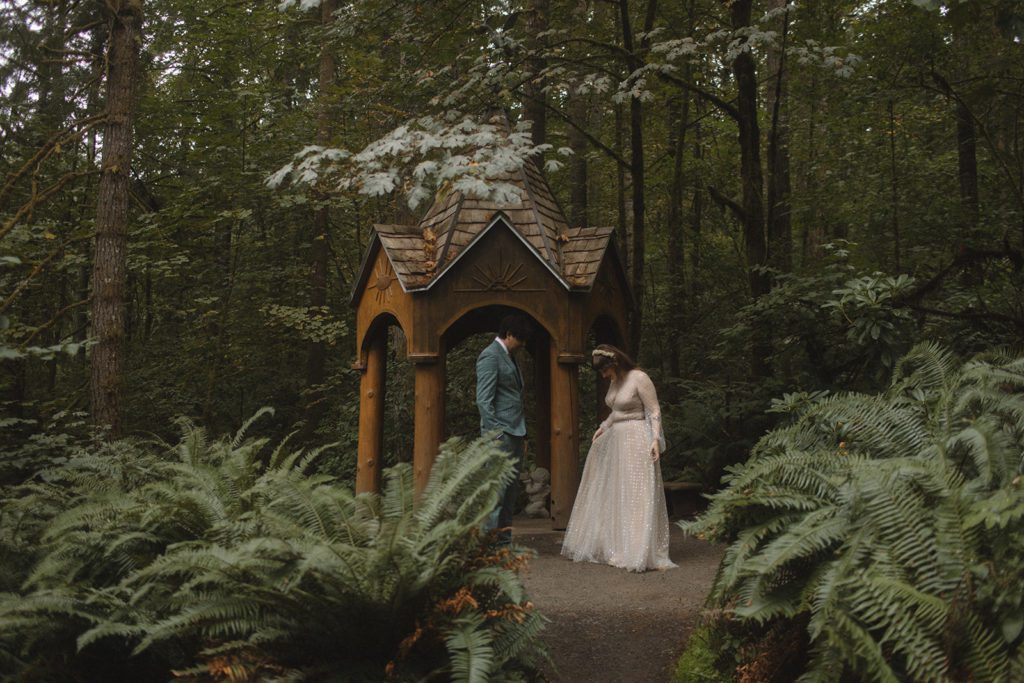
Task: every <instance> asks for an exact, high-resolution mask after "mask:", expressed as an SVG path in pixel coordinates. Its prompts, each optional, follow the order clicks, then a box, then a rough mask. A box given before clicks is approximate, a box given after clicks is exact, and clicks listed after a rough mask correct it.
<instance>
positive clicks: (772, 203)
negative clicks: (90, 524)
mask: <svg viewBox="0 0 1024 683" xmlns="http://www.w3.org/2000/svg"><path fill="white" fill-rule="evenodd" d="M768 8H769V9H770V10H775V11H779V10H783V12H782V15H781V16H780V17H778V19H776V21H775V23H776V27H775V28H776V31H777V33H778V34H779V36H780V38H779V44H778V45H777V46H776V47H773V48H771V49H770V50H769V52H768V59H767V69H768V76H769V78H768V86H767V93H766V94H767V97H766V98H765V99H766V104H767V109H768V115H769V117H770V118H769V121H770V122H771V123H770V126H771V127H770V128H769V131H768V150H767V154H768V160H767V161H768V168H767V170H768V197H767V199H768V254H769V257H770V260H771V263H772V265H773V266H774V267H775V268H777V269H779V270H781V271H783V272H788V271H790V270H791V269H792V267H793V225H792V221H791V218H790V199H789V194H790V178H789V113H788V111H787V106H786V99H787V93H788V89H787V85H788V79H789V74H788V73H787V71H786V48H787V44H788V42H789V41H788V38H789V24H790V6H789V0H770V2H769V3H768Z"/></svg>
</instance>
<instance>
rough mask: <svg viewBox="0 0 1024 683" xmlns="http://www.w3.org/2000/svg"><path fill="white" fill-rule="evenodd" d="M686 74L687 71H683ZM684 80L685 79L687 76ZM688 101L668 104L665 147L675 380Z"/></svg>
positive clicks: (671, 357) (682, 297)
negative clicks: (669, 179)
mask: <svg viewBox="0 0 1024 683" xmlns="http://www.w3.org/2000/svg"><path fill="white" fill-rule="evenodd" d="M687 72H689V68H687ZM684 77H685V78H687V79H688V78H689V73H687V74H686V75H685V76H684ZM689 110H690V97H689V93H687V92H684V93H683V94H682V95H681V97H680V98H677V99H673V100H671V101H670V102H669V120H668V143H669V149H671V150H672V183H671V185H670V186H669V201H668V219H667V223H668V225H667V226H666V227H667V228H668V276H669V298H670V300H671V310H670V311H669V313H668V318H669V320H668V322H669V326H670V327H669V330H668V336H669V339H668V368H669V374H670V375H671V376H672V377H678V376H679V336H680V334H682V329H683V318H684V313H685V302H686V296H685V295H686V254H685V251H686V232H685V227H684V226H683V181H684V177H683V155H684V154H685V151H686V124H687V120H688V119H689Z"/></svg>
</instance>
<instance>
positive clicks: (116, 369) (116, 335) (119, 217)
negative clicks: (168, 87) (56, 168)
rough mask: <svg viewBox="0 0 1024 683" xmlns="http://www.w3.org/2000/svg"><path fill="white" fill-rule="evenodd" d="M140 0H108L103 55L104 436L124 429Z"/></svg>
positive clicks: (96, 404)
mask: <svg viewBox="0 0 1024 683" xmlns="http://www.w3.org/2000/svg"><path fill="white" fill-rule="evenodd" d="M142 5H143V2H142V0H110V1H109V2H108V3H107V7H108V10H109V11H111V12H112V13H113V15H112V16H111V17H110V40H109V49H108V53H107V79H106V80H107V83H106V90H107V122H106V125H105V127H104V132H103V160H102V161H101V167H100V168H101V175H100V181H99V187H98V189H97V192H98V196H97V201H96V246H95V252H94V255H93V270H92V306H91V313H92V336H93V337H95V338H96V340H97V343H96V346H95V347H94V348H93V349H92V358H91V377H90V396H91V400H92V418H93V421H94V422H95V423H96V424H97V425H100V426H105V427H108V428H109V431H108V436H109V438H117V437H119V436H121V435H122V434H123V433H124V428H125V425H124V415H123V412H122V407H121V386H122V382H123V373H124V357H125V338H124V334H125V301H124V298H125V282H126V279H127V278H126V275H127V252H128V182H129V177H130V176H129V173H130V170H131V159H132V123H133V116H134V109H135V90H136V83H137V81H138V80H139V77H138V74H139V45H140V44H141V42H142V36H141V32H142Z"/></svg>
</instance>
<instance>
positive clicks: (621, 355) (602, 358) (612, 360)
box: [590, 344, 636, 375]
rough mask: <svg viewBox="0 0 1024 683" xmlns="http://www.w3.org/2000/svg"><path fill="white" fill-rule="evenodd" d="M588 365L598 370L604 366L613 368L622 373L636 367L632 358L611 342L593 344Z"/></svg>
mask: <svg viewBox="0 0 1024 683" xmlns="http://www.w3.org/2000/svg"><path fill="white" fill-rule="evenodd" d="M590 365H591V366H593V368H594V369H595V370H597V371H598V372H601V371H602V370H604V369H605V368H615V371H616V372H618V373H620V374H623V375H624V374H626V373H627V372H629V371H630V370H632V369H633V368H635V367H636V363H634V362H633V359H632V358H630V357H629V356H627V355H626V353H625V352H624V351H623V350H622V349H618V348H616V347H614V346H612V345H611V344H598V345H597V346H595V347H594V350H593V351H591V352H590Z"/></svg>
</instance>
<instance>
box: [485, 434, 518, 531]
mask: <svg viewBox="0 0 1024 683" xmlns="http://www.w3.org/2000/svg"><path fill="white" fill-rule="evenodd" d="M497 442H498V447H499V448H501V450H502V451H504V452H505V455H506V456H507V457H508V458H509V460H511V461H512V481H510V482H509V483H508V485H507V486H506V487H505V488H504V489H503V490H502V492H501V494H500V495H499V496H498V507H496V508H495V509H494V511H493V512H492V513H491V514H490V515H489V516H488V517H487V520H486V521H485V522H484V531H490V530H492V529H500V531H499V532H498V545H508V544H509V543H511V542H512V515H513V514H514V513H515V511H516V501H517V500H518V498H519V473H520V472H521V471H522V469H523V447H524V446H525V445H526V437H525V436H512V435H511V434H506V433H504V432H502V433H501V436H499V437H498V438H497Z"/></svg>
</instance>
